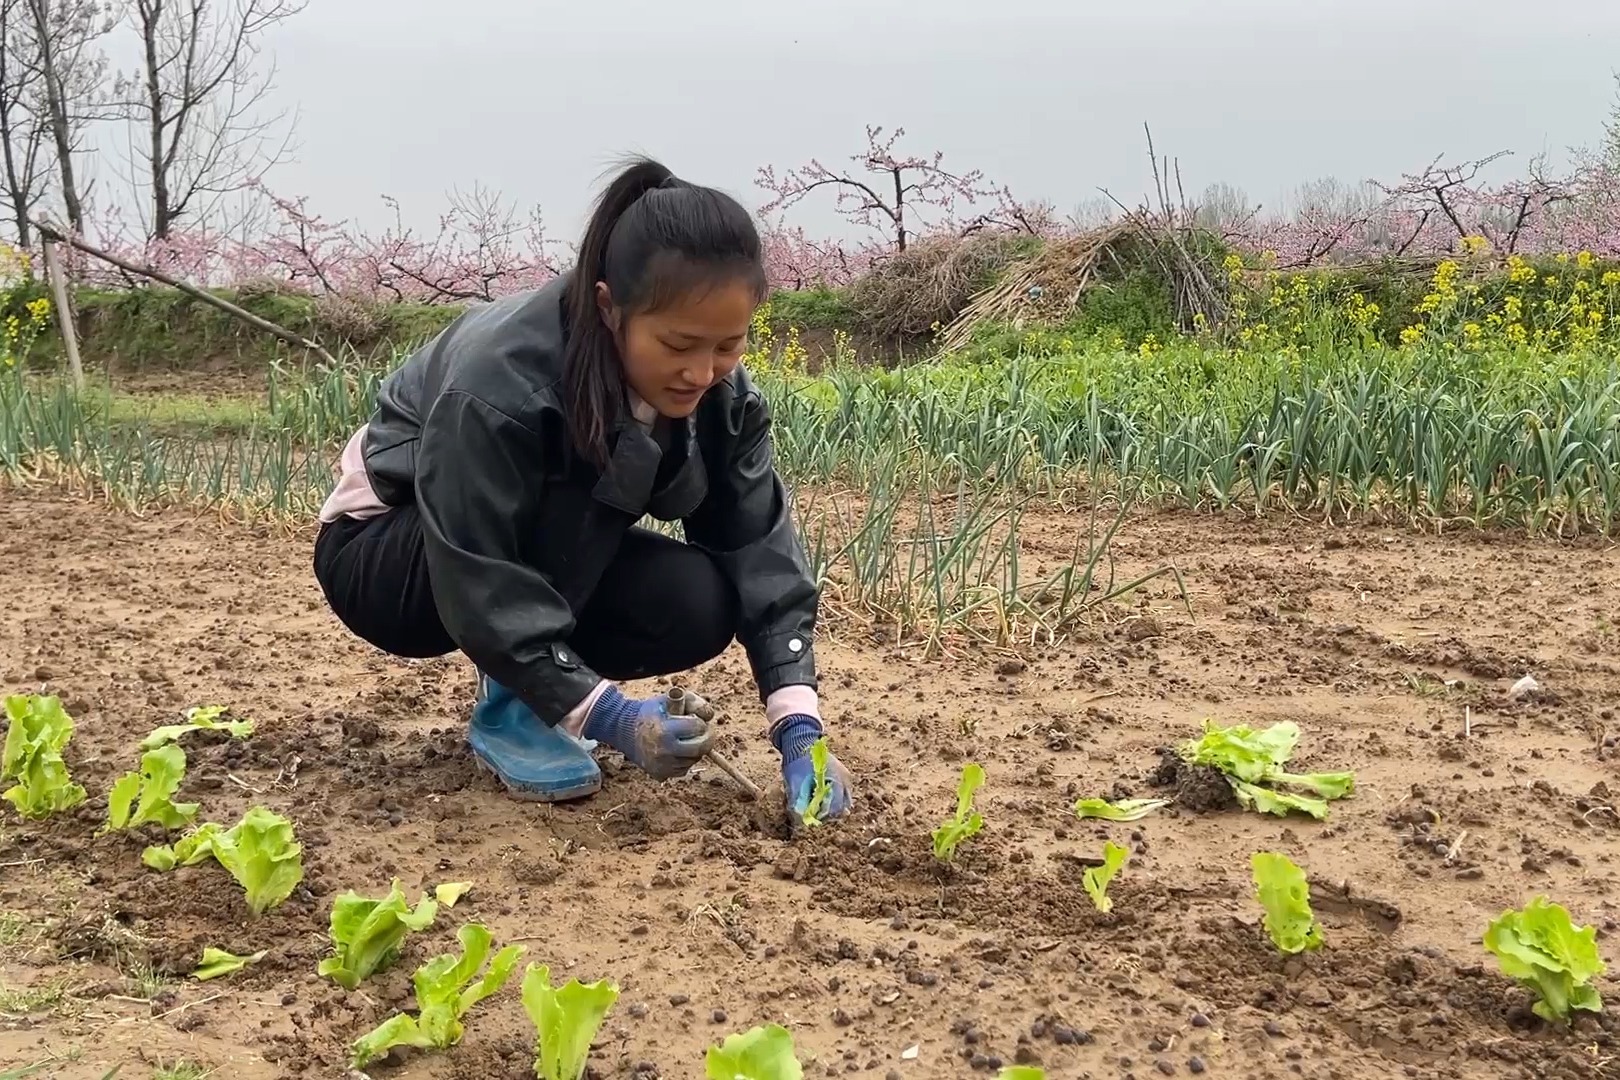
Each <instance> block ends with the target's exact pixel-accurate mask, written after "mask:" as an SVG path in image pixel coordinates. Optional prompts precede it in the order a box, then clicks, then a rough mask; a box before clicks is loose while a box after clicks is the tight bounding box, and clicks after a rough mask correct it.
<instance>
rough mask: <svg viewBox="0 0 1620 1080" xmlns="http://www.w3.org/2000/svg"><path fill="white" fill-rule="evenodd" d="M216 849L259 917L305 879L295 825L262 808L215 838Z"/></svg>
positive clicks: (218, 858) (256, 807) (300, 847)
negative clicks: (294, 830)
mask: <svg viewBox="0 0 1620 1080" xmlns="http://www.w3.org/2000/svg"><path fill="white" fill-rule="evenodd" d="M213 847H214V858H215V859H216V860H218V862H219V865H221V866H223V867H224V868H225V869H226V870H228V871H230V874H231V876H232V877H233V878H235V879H236V883H237V884H238V885H240V886H242V888H243V889H245V890H246V891H247V901H248V908H249V910H251V911H252V912H253V914H255V915H262V914H264V913H265V912H266V911H269V910H270V909H271V908H273V907H275V906H276V905H278V904H280V903H281V902H282V901H284V900H286V899H287V897H289V896H291V895H292V891H293V890H294V889H295V888H297V887H298V883H299V882H300V881H303V880H304V846H303V845H302V844H300V843H298V841H297V840H295V839H294V838H293V823H292V822H291V821H288V820H287V819H286V818H284V817H282V816H281V815H280V814H276V813H273V812H271V811H269V810H266V809H265V808H264V807H262V806H255V807H254V808H253V809H251V810H249V811H248V812H247V813H246V814H245V815H244V816H243V817H242V820H241V821H240V822H239V823H238V824H236V825H235V826H233V827H232V828H231V829H229V830H227V831H226V832H223V833H221V834H219V836H217V837H215V838H214V844H213Z"/></svg>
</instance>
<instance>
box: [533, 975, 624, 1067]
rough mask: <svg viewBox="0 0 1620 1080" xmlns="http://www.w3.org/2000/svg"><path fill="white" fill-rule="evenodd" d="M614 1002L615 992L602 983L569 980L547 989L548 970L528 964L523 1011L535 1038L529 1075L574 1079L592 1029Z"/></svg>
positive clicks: (588, 1049)
mask: <svg viewBox="0 0 1620 1080" xmlns="http://www.w3.org/2000/svg"><path fill="white" fill-rule="evenodd" d="M618 999H619V988H618V987H617V986H616V985H614V984H613V983H611V982H608V981H606V980H601V981H598V982H593V983H582V982H580V981H579V980H578V979H569V980H568V982H567V983H566V984H565V985H563V986H560V987H553V986H552V985H551V969H550V968H548V967H546V966H545V965H543V964H541V965H535V964H530V965H529V969H528V970H527V971H526V972H524V974H523V1009H524V1011H525V1012H527V1013H528V1014H529V1019H530V1020H531V1021H532V1022H533V1023H534V1029H535V1032H536V1033H537V1034H538V1037H539V1042H538V1045H537V1046H536V1047H535V1058H534V1074H535V1075H536V1076H538V1077H539V1078H540V1080H580V1077H582V1076H584V1075H585V1059H586V1058H588V1057H590V1053H591V1041H592V1040H593V1039H595V1038H596V1029H597V1028H599V1027H601V1026H602V1020H603V1018H604V1017H606V1016H607V1013H608V1010H609V1009H611V1008H612V1007H613V1003H614V1002H615V1001H617V1000H618Z"/></svg>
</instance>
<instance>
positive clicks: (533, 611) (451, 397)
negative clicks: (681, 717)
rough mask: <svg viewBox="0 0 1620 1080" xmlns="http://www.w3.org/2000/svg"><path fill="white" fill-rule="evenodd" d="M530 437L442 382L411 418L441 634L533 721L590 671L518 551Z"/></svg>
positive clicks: (530, 465) (550, 590) (536, 515)
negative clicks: (419, 422)
mask: <svg viewBox="0 0 1620 1080" xmlns="http://www.w3.org/2000/svg"><path fill="white" fill-rule="evenodd" d="M542 455H543V449H542V446H541V441H540V438H539V436H538V435H537V434H536V433H535V432H533V431H532V430H530V429H529V428H528V427H526V426H524V425H523V424H521V423H519V422H518V421H516V420H514V419H512V418H511V417H509V416H507V415H505V414H504V413H502V412H500V411H499V410H497V409H495V408H493V407H492V406H490V405H488V404H487V403H485V402H483V401H481V400H479V399H478V398H477V397H474V396H472V395H470V394H467V393H465V392H462V391H457V390H447V391H445V392H444V393H443V394H442V395H441V396H440V397H439V399H438V400H437V401H436V402H435V403H434V405H433V408H432V411H431V412H430V413H429V414H428V417H427V420H426V421H425V422H424V424H423V426H422V438H421V442H420V444H419V446H418V449H417V463H416V502H417V506H418V507H419V509H420V511H421V515H422V541H423V546H424V547H425V549H426V555H427V567H428V574H429V575H430V577H431V580H432V582H433V602H434V605H435V606H436V607H437V608H438V612H439V618H440V620H441V621H442V622H443V623H444V628H445V630H446V631H448V632H449V634H450V637H451V639H452V640H454V641H455V643H456V644H457V645H459V646H460V647H461V650H462V651H463V652H465V653H466V654H467V656H468V658H469V659H471V660H472V662H473V663H474V664H476V665H477V666H478V668H479V670H480V671H482V672H484V673H485V674H486V675H488V676H490V678H492V679H494V680H495V681H496V682H498V683H500V684H501V685H502V686H505V687H506V688H507V689H509V690H511V691H512V693H514V694H516V695H517V697H518V699H519V700H521V701H522V702H523V703H524V704H525V705H527V706H529V708H531V709H533V710H534V712H535V714H536V715H537V716H539V717H540V719H541V720H543V721H545V722H546V723H548V724H555V723H557V722H558V721H560V720H561V719H562V718H563V716H564V715H565V714H566V713H567V712H568V710H569V709H571V708H573V707H574V706H575V705H577V704H579V703H580V702H581V701H582V700H584V698H585V697H586V695H588V694H589V693H590V692H591V691H592V690H593V689H595V687H596V684H597V682H598V677H597V675H596V673H595V672H593V671H591V670H590V669H589V668H587V667H585V666H584V665H583V664H581V663H580V662H579V659H578V658H577V657H576V656H575V655H574V653H573V650H572V649H569V648H568V647H567V646H566V644H564V643H565V642H566V641H567V639H568V635H569V634H571V633H572V632H573V629H574V613H573V611H572V610H570V608H569V606H568V603H567V601H565V600H564V599H563V598H562V596H561V594H559V593H558V591H557V590H556V589H555V588H554V587H553V586H552V583H551V582H550V581H549V580H547V578H546V576H545V575H544V574H542V573H541V572H540V571H538V570H536V569H534V568H533V565H532V562H531V561H530V560H529V559H527V558H526V550H525V549H526V546H527V544H528V539H527V538H530V537H533V536H536V535H538V533H537V530H538V529H539V528H540V527H541V522H540V499H539V492H538V490H537V489H536V487H535V485H536V483H537V480H538V478H539V477H540V476H541V475H542V474H543V470H542V460H541V458H542Z"/></svg>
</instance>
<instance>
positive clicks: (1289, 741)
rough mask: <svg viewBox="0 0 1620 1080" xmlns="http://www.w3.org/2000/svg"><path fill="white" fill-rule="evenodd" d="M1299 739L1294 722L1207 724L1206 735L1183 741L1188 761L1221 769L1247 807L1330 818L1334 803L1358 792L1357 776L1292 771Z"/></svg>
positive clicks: (1271, 811) (1233, 790) (1282, 814)
mask: <svg viewBox="0 0 1620 1080" xmlns="http://www.w3.org/2000/svg"><path fill="white" fill-rule="evenodd" d="M1298 742H1299V725H1297V724H1293V723H1281V724H1273V725H1271V726H1270V727H1268V728H1266V729H1264V730H1262V731H1255V730H1253V729H1252V728H1248V727H1245V726H1243V725H1241V724H1240V725H1236V726H1233V727H1229V728H1222V727H1216V726H1215V725H1214V724H1212V723H1207V722H1206V723H1205V724H1204V734H1203V735H1202V737H1200V738H1198V739H1195V740H1193V741H1191V742H1188V743H1186V744H1184V745H1183V746H1182V747H1181V749H1180V755H1181V758H1182V760H1183V761H1186V762H1187V763H1188V764H1191V765H1207V766H1209V767H1211V768H1214V769H1217V770H1219V771H1220V772H1221V773H1222V774H1223V775H1225V777H1226V781H1227V783H1229V784H1230V785H1231V786H1232V793H1233V794H1234V795H1236V796H1237V800H1238V802H1239V803H1240V804H1242V805H1243V807H1244V808H1245V809H1249V810H1256V811H1259V812H1261V813H1267V814H1275V815H1277V816H1278V817H1285V816H1287V815H1288V814H1290V813H1294V812H1299V813H1304V814H1309V815H1310V816H1311V817H1314V818H1316V819H1317V820H1318V821H1321V820H1323V819H1325V818H1326V817H1327V816H1328V803H1329V802H1332V801H1334V800H1336V799H1343V798H1345V797H1347V796H1349V795H1353V794H1355V790H1356V777H1355V774H1354V773H1350V772H1326V773H1291V772H1288V771H1287V770H1286V769H1284V768H1283V766H1284V765H1285V764H1287V762H1288V759H1289V758H1290V757H1292V756H1293V753H1294V747H1295V745H1296V744H1297V743H1298ZM1283 788H1299V789H1303V791H1305V792H1309V794H1302V793H1300V792H1295V791H1286V790H1281V789H1283Z"/></svg>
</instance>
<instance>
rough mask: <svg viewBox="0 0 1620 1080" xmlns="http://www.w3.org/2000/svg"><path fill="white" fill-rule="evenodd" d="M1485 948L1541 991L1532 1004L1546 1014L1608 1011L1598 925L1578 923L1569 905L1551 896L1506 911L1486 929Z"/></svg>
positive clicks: (1554, 1017) (1555, 1017)
mask: <svg viewBox="0 0 1620 1080" xmlns="http://www.w3.org/2000/svg"><path fill="white" fill-rule="evenodd" d="M1485 948H1486V949H1487V950H1488V951H1489V952H1490V953H1491V955H1492V956H1495V957H1496V962H1497V964H1499V965H1500V966H1501V968H1502V974H1504V975H1506V976H1507V977H1508V978H1510V979H1513V980H1514V981H1515V982H1517V983H1518V984H1519V985H1521V986H1523V987H1525V988H1526V989H1528V990H1530V991H1531V992H1533V993H1534V994H1535V995H1536V1003H1535V1004H1534V1005H1533V1006H1531V1009H1532V1010H1533V1011H1534V1012H1535V1014H1536V1015H1537V1016H1539V1017H1541V1018H1542V1019H1543V1020H1546V1021H1548V1022H1549V1023H1557V1024H1567V1023H1569V1021H1570V1017H1571V1015H1572V1014H1573V1013H1575V1012H1577V1011H1585V1012H1602V1011H1603V998H1602V997H1601V996H1600V995H1599V994H1598V991H1597V987H1595V986H1593V985H1592V980H1593V979H1595V978H1597V977H1598V976H1599V975H1602V974H1603V972H1604V969H1605V965H1604V963H1603V959H1602V957H1600V956H1599V955H1598V947H1597V929H1596V928H1595V927H1591V926H1581V927H1577V926H1576V925H1575V923H1574V921H1573V920H1571V919H1570V917H1569V912H1568V911H1567V910H1565V909H1564V908H1563V907H1562V906H1560V905H1558V904H1554V903H1552V902H1551V901H1550V900H1548V899H1547V898H1546V897H1545V896H1538V897H1536V898H1535V899H1533V900H1531V901H1530V902H1529V903H1528V904H1526V905H1525V906H1524V907H1522V908H1520V909H1519V910H1517V911H1504V912H1503V913H1502V916H1501V918H1499V919H1497V920H1496V921H1495V922H1493V923H1491V925H1490V928H1489V929H1488V930H1486V931H1485Z"/></svg>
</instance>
